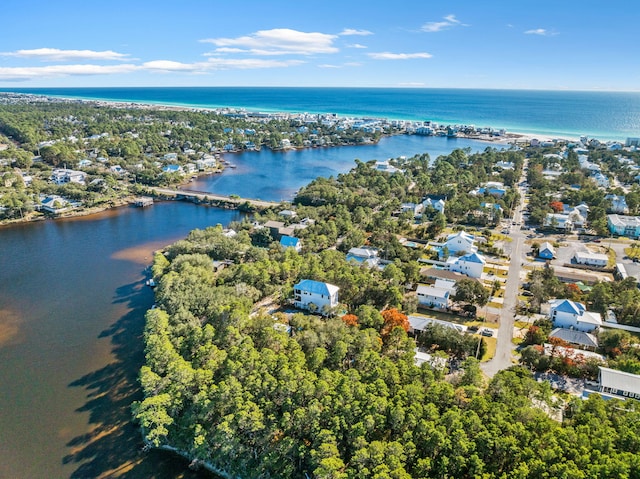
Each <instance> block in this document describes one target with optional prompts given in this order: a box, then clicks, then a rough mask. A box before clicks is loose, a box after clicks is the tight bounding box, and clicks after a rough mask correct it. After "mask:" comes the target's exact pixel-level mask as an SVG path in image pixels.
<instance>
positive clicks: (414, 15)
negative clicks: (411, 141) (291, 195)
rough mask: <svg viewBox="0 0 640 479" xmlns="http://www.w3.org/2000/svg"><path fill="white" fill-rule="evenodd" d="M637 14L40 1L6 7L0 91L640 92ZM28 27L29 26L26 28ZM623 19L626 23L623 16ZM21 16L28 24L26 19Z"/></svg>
mask: <svg viewBox="0 0 640 479" xmlns="http://www.w3.org/2000/svg"><path fill="white" fill-rule="evenodd" d="M639 12H640V7H638V6H636V5H635V4H629V3H628V2H621V1H619V0H614V1H613V2H609V3H608V4H607V6H606V9H605V8H603V6H602V4H601V3H595V2H581V3H580V4H574V2H560V3H559V2H550V1H546V0H545V1H542V2H530V1H527V2H518V3H517V4H513V5H512V4H505V5H503V4H498V2H490V3H488V4H487V3H483V4H477V3H473V2H468V1H463V2H458V3H457V4H455V5H426V4H424V3H420V2H414V1H409V2H403V3H402V5H390V4H385V5H379V4H369V5H366V6H364V5H360V4H353V3H349V4H342V3H338V2H336V1H327V2H323V3H322V4H314V5H313V6H312V7H309V5H306V4H293V3H290V2H285V1H276V2H269V3H261V2H257V1H248V2H244V3H243V5H242V8H238V7H234V6H232V5H231V4H201V3H200V2H194V1H186V2H181V3H180V4H179V5H175V4H170V3H168V2H164V1H162V2H154V3H153V4H151V3H150V2H137V3H136V4H135V5H131V4H129V3H125V2H121V1H115V2H111V3H110V4H109V5H108V6H107V5H102V4H96V5H87V4H80V3H76V2H65V4H64V5H54V4H50V3H45V2H42V1H27V2H23V3H21V4H13V5H11V7H9V8H7V9H6V20H7V21H6V22H5V25H4V27H3V28H4V31H5V35H4V41H3V45H2V47H0V88H1V87H6V88H11V87H14V88H22V87H24V88H28V87H63V86H66V87H79V86H91V87H102V86H104V87H109V86H288V87H296V86H301V87H304V86H323V87H332V86H335V87H400V88H402V87H407V88H410V87H418V88H497V89H541V90H608V91H638V90H639V88H638V85H640V81H639V80H640V67H639V66H638V65H637V63H634V62H632V61H630V59H631V58H633V57H634V53H635V52H634V49H635V45H636V44H637V42H638V36H639V35H638V34H637V32H636V31H635V30H634V28H633V24H634V22H633V21H629V20H632V19H633V18H638V13H639ZM27 18H28V19H29V25H30V27H29V28H25V26H24V25H25V23H24V19H27ZM623 19H624V21H623ZM20 20H22V21H20Z"/></svg>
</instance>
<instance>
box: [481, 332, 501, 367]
mask: <svg viewBox="0 0 640 479" xmlns="http://www.w3.org/2000/svg"><path fill="white" fill-rule="evenodd" d="M484 340H485V342H486V344H487V351H486V352H485V353H484V356H482V358H481V359H480V361H481V362H485V361H489V360H490V359H491V358H493V357H494V356H495V355H496V347H497V346H498V339H497V338H484Z"/></svg>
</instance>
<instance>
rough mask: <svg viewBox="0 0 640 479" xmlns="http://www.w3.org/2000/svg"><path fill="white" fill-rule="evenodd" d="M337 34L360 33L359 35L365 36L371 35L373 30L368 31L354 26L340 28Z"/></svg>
mask: <svg viewBox="0 0 640 479" xmlns="http://www.w3.org/2000/svg"><path fill="white" fill-rule="evenodd" d="M339 35H341V36H348V35H360V36H366V35H373V32H370V31H369V30H356V29H354V28H345V29H344V30H342V31H341V32H340V33H339Z"/></svg>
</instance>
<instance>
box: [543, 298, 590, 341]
mask: <svg viewBox="0 0 640 479" xmlns="http://www.w3.org/2000/svg"><path fill="white" fill-rule="evenodd" d="M549 319H551V321H552V322H553V326H554V327H556V328H565V329H575V330H577V331H584V332H586V333H590V332H592V331H594V330H596V329H598V328H599V327H600V326H602V317H601V316H600V313H594V312H590V311H587V310H586V308H585V306H584V304H582V303H576V302H575V301H571V300H570V299H554V300H552V301H549Z"/></svg>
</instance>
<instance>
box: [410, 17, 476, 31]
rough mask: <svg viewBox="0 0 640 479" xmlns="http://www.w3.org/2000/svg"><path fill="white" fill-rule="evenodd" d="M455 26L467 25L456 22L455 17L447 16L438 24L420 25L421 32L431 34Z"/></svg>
mask: <svg viewBox="0 0 640 479" xmlns="http://www.w3.org/2000/svg"><path fill="white" fill-rule="evenodd" d="M456 26H460V27H468V26H469V25H467V24H465V23H461V22H460V20H458V19H457V18H456V16H455V15H447V16H446V17H444V19H443V20H442V21H440V22H428V23H425V24H424V25H422V28H421V30H422V31H423V32H429V33H433V32H439V31H442V30H447V29H449V28H451V27H456Z"/></svg>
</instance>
